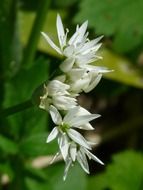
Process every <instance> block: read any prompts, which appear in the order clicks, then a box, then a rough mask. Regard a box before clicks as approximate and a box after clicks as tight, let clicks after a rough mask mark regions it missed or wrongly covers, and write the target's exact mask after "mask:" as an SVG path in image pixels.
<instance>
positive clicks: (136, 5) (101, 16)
mask: <svg viewBox="0 0 143 190" xmlns="http://www.w3.org/2000/svg"><path fill="white" fill-rule="evenodd" d="M142 9H143V1H142V0H137V1H134V0H118V1H114V0H102V1H98V0H83V1H81V6H80V11H79V13H78V14H77V15H76V17H75V20H76V22H81V21H84V20H87V19H88V20H89V25H90V26H91V27H93V28H94V29H95V31H96V32H97V34H104V35H107V36H113V48H115V49H116V51H118V52H122V53H124V52H129V51H131V50H132V49H134V48H136V47H137V46H139V45H140V44H142V43H143V24H142V20H143V14H142Z"/></svg>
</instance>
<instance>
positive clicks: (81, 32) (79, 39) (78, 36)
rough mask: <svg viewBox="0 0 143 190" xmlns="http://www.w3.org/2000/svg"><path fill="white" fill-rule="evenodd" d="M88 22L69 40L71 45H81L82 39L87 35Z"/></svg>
mask: <svg viewBox="0 0 143 190" xmlns="http://www.w3.org/2000/svg"><path fill="white" fill-rule="evenodd" d="M87 25H88V21H85V22H84V23H83V24H82V25H81V26H80V27H79V28H77V31H76V32H75V33H74V34H73V36H72V37H71V38H70V40H69V44H70V45H71V44H73V45H75V46H76V44H77V43H81V42H82V39H83V37H84V35H85V32H86V29H87Z"/></svg>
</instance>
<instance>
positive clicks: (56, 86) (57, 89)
mask: <svg viewBox="0 0 143 190" xmlns="http://www.w3.org/2000/svg"><path fill="white" fill-rule="evenodd" d="M69 88H70V86H69V85H68V84H65V83H63V82H61V81H58V80H55V79H54V80H52V81H50V82H49V84H48V92H49V94H48V95H49V96H54V95H56V96H58V95H65V94H67V95H68V94H69V93H68V92H67V90H68V89H69Z"/></svg>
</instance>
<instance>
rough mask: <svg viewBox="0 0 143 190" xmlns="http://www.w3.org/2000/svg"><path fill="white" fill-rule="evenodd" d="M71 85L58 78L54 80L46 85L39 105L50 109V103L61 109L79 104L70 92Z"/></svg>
mask: <svg viewBox="0 0 143 190" xmlns="http://www.w3.org/2000/svg"><path fill="white" fill-rule="evenodd" d="M68 89H70V86H69V85H68V84H65V83H62V82H61V81H58V80H52V81H50V82H49V83H48V84H47V85H44V94H43V96H41V97H40V105H39V107H40V108H42V109H45V110H47V111H48V110H49V106H50V105H54V106H55V107H57V109H59V110H68V109H70V108H73V107H75V106H76V105H77V102H76V99H75V98H73V97H71V96H70V93H69V92H68Z"/></svg>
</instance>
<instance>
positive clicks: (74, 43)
mask: <svg viewBox="0 0 143 190" xmlns="http://www.w3.org/2000/svg"><path fill="white" fill-rule="evenodd" d="M56 26H57V34H58V39H59V45H60V47H58V46H57V45H56V44H55V43H54V42H53V41H52V40H51V39H50V37H49V36H48V35H47V34H45V33H44V32H42V35H43V36H44V38H45V39H46V41H47V42H48V43H49V44H50V46H51V47H52V48H53V49H55V50H56V51H57V52H58V53H59V54H60V55H63V56H65V57H66V59H65V61H64V62H63V63H62V64H61V65H60V68H61V70H62V71H63V72H68V71H70V69H72V67H73V66H74V64H76V65H77V66H78V67H82V65H83V64H89V63H91V62H93V61H96V60H97V59H99V58H101V57H99V56H97V55H96V52H97V50H98V49H99V48H100V46H101V43H100V44H98V42H99V41H100V39H101V38H102V37H103V36H101V37H98V38H96V39H94V40H91V41H90V40H89V39H88V38H87V36H88V32H86V30H87V26H88V21H86V22H84V23H83V24H82V25H81V26H80V27H79V26H77V27H76V32H75V33H74V34H73V35H72V37H71V38H70V39H69V41H67V33H68V30H67V31H66V32H65V30H64V27H63V24H62V20H61V17H60V16H59V15H57V22H56Z"/></svg>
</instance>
